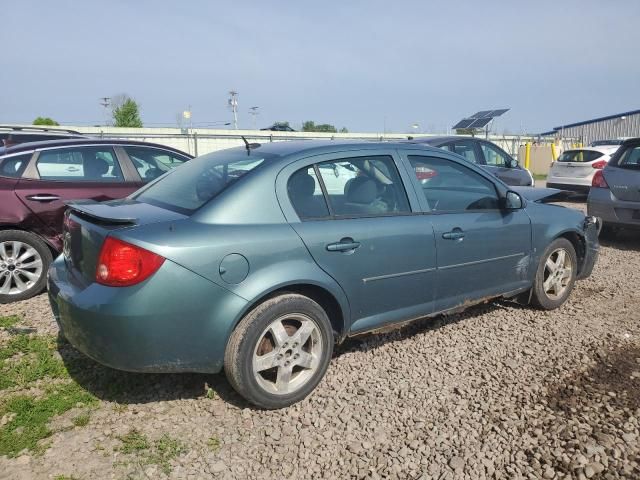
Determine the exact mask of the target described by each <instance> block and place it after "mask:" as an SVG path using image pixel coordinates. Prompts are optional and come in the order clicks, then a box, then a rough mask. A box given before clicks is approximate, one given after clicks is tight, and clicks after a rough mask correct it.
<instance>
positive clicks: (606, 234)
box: [600, 223, 620, 240]
mask: <svg viewBox="0 0 640 480" xmlns="http://www.w3.org/2000/svg"><path fill="white" fill-rule="evenodd" d="M619 233H620V227H614V226H611V225H607V224H606V223H605V224H604V225H602V230H600V238H603V239H605V240H613V239H615V238H616V237H617V236H618V234H619Z"/></svg>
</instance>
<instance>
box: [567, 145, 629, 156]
mask: <svg viewBox="0 0 640 480" xmlns="http://www.w3.org/2000/svg"><path fill="white" fill-rule="evenodd" d="M618 148H620V146H619V145H602V146H598V147H578V148H568V149H566V150H565V152H584V151H593V152H598V153H604V154H606V155H609V154H611V153H613V152H616V151H617V150H618ZM563 153H564V152H563Z"/></svg>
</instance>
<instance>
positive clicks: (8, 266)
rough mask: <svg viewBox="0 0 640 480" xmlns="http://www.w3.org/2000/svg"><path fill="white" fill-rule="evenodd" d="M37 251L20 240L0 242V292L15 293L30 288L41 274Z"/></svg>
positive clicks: (40, 262)
mask: <svg viewBox="0 0 640 480" xmlns="http://www.w3.org/2000/svg"><path fill="white" fill-rule="evenodd" d="M42 271H43V262H42V257H41V256H40V254H39V253H38V251H37V250H36V249H35V248H34V247H32V246H31V245H29V244H27V243H24V242H20V241H8V242H0V294H4V295H17V294H19V293H23V292H26V291H27V290H29V289H30V288H32V287H33V286H34V285H35V284H36V283H38V280H40V277H41V276H42Z"/></svg>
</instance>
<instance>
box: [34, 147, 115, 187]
mask: <svg viewBox="0 0 640 480" xmlns="http://www.w3.org/2000/svg"><path fill="white" fill-rule="evenodd" d="M36 167H37V169H38V174H39V175H40V178H41V179H43V180H60V181H68V182H122V181H124V178H123V176H122V170H121V169H120V165H119V163H118V161H117V160H116V155H115V153H114V151H113V149H112V148H111V147H81V148H60V149H54V150H43V151H41V152H40V155H39V156H38V161H37V164H36Z"/></svg>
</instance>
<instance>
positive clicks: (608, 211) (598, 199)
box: [587, 188, 640, 228]
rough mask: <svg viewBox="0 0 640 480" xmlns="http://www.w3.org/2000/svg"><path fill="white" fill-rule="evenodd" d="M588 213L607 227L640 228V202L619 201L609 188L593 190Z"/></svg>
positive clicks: (590, 195)
mask: <svg viewBox="0 0 640 480" xmlns="http://www.w3.org/2000/svg"><path fill="white" fill-rule="evenodd" d="M587 212H588V214H589V215H593V216H594V217H598V218H599V219H600V220H601V221H602V222H603V223H604V224H606V225H610V226H621V227H635V228H640V202H625V201H622V200H618V199H617V198H615V197H614V196H613V193H611V190H609V189H608V188H592V189H591V191H590V192H589V198H588V199H587Z"/></svg>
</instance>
